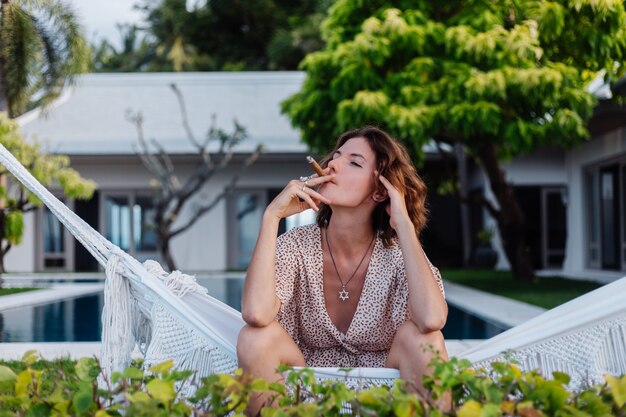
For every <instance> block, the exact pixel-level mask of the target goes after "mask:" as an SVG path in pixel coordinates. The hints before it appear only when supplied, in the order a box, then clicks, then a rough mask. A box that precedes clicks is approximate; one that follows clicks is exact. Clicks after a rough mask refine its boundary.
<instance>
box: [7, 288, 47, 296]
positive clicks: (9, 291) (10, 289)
mask: <svg viewBox="0 0 626 417" xmlns="http://www.w3.org/2000/svg"><path fill="white" fill-rule="evenodd" d="M38 289H39V288H0V296H2V295H9V294H17V293H19V292H26V291H33V290H38Z"/></svg>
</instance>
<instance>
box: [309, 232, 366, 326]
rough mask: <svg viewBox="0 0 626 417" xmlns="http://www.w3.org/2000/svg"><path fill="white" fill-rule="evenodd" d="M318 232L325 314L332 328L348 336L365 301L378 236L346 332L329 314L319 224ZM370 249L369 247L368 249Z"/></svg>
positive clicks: (320, 283) (321, 290)
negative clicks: (340, 328)
mask: <svg viewBox="0 0 626 417" xmlns="http://www.w3.org/2000/svg"><path fill="white" fill-rule="evenodd" d="M317 234H318V238H319V239H317V242H318V247H317V249H318V250H317V253H318V254H319V255H318V256H319V257H320V259H319V260H320V261H321V262H320V265H322V268H321V271H319V272H318V274H319V275H318V278H319V286H320V294H321V295H322V305H323V306H324V316H326V319H327V320H328V322H329V323H330V325H331V327H332V329H333V330H334V331H335V332H337V334H339V335H340V336H342V337H346V336H347V335H348V334H349V333H350V330H351V329H352V325H353V324H354V322H355V321H356V320H357V318H358V316H359V311H360V310H361V304H362V301H363V296H364V294H365V292H366V290H367V289H368V283H369V281H370V280H369V279H368V278H369V275H370V265H371V264H372V258H374V253H376V248H377V247H378V236H376V238H375V239H374V248H373V249H372V253H371V254H370V259H369V261H368V262H367V269H366V271H365V278H364V280H363V281H364V282H363V289H362V290H361V294H360V295H359V301H358V302H357V304H356V309H355V310H354V314H353V315H352V319H351V320H350V324H349V325H348V329H347V330H346V332H345V333H344V332H342V331H341V330H339V328H338V327H337V325H336V324H335V323H334V322H333V320H332V319H331V318H330V314H328V309H327V308H326V296H325V294H324V249H323V248H322V228H321V227H319V226H317ZM368 250H369V249H368Z"/></svg>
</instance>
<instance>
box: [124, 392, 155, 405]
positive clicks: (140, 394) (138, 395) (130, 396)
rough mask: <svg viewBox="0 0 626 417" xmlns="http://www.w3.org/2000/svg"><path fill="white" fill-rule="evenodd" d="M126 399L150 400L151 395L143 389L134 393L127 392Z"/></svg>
mask: <svg viewBox="0 0 626 417" xmlns="http://www.w3.org/2000/svg"><path fill="white" fill-rule="evenodd" d="M126 399H127V400H128V401H130V402H131V403H143V402H149V401H150V396H149V395H148V394H146V393H145V392H143V391H138V392H135V393H133V394H126Z"/></svg>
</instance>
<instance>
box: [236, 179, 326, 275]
mask: <svg viewBox="0 0 626 417" xmlns="http://www.w3.org/2000/svg"><path fill="white" fill-rule="evenodd" d="M280 191H281V190H279V189H265V190H263V189H261V190H259V189H256V190H238V191H236V192H234V193H233V194H231V196H230V197H229V199H228V201H227V212H228V268H230V269H238V270H242V269H246V268H247V267H248V265H249V264H250V258H251V257H252V252H253V251H254V247H255V245H256V240H257V238H258V237H259V231H260V230H261V221H262V219H263V213H264V211H265V207H267V204H268V203H269V202H270V201H272V199H274V197H276V195H278V193H280ZM315 219H316V216H315V212H313V210H306V211H304V212H302V213H300V214H297V215H295V216H290V217H288V218H287V219H285V220H283V221H281V222H280V225H279V228H278V234H279V235H280V234H281V233H284V232H285V231H287V230H290V229H292V228H294V227H297V226H302V225H305V224H310V223H315Z"/></svg>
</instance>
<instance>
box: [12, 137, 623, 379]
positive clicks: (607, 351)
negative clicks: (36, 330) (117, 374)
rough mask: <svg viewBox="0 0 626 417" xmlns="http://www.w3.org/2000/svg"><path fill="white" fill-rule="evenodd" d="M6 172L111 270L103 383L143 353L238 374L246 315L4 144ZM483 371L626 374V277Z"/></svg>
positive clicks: (482, 352)
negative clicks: (70, 198)
mask: <svg viewBox="0 0 626 417" xmlns="http://www.w3.org/2000/svg"><path fill="white" fill-rule="evenodd" d="M0 163H1V164H2V165H4V166H5V167H6V168H7V169H8V170H9V171H10V172H11V173H12V174H13V175H14V176H15V178H17V179H18V180H19V181H20V182H21V183H22V184H23V185H24V186H25V187H26V188H28V189H29V190H30V191H31V192H32V193H33V194H35V195H36V196H37V197H38V198H39V199H41V201H42V202H43V203H44V204H45V205H46V206H47V207H48V208H49V209H50V211H51V212H52V213H54V215H55V216H56V217H57V218H58V219H59V220H60V221H61V222H62V223H63V224H64V225H65V227H67V229H68V230H69V231H70V232H71V233H72V235H74V237H75V238H76V239H77V240H78V241H79V242H80V243H81V244H82V245H83V246H84V247H85V248H86V249H87V250H88V251H89V252H90V253H91V254H92V255H93V256H94V257H95V258H96V259H97V261H98V262H99V263H100V265H102V266H103V267H104V268H105V270H106V282H105V290H104V309H103V312H102V351H101V363H102V366H103V369H104V372H105V373H106V374H109V375H110V373H111V372H113V371H121V370H123V369H125V368H126V367H127V366H128V365H129V364H130V360H131V354H132V352H133V349H135V348H136V347H138V348H139V350H140V351H141V352H142V353H143V355H144V359H145V365H146V366H150V365H152V364H156V363H160V362H163V361H165V360H168V359H172V360H173V361H174V364H175V366H176V367H177V368H179V369H191V370H194V371H196V372H197V375H198V376H200V377H202V376H206V375H209V374H212V373H228V372H232V371H233V370H234V369H236V368H237V354H236V343H237V336H238V334H239V330H240V329H241V327H242V326H243V325H244V322H243V320H242V319H241V314H240V313H239V312H238V311H236V310H234V309H233V308H231V307H229V306H228V305H226V304H224V303H222V302H220V301H218V300H216V299H215V298H213V297H211V296H209V295H208V294H207V290H206V289H205V288H204V287H202V286H200V285H199V284H197V283H196V280H195V278H194V277H191V276H189V275H184V274H182V273H180V272H178V271H175V272H173V273H171V274H168V273H167V272H165V271H164V270H163V269H162V268H161V266H160V265H159V264H158V263H157V262H154V261H147V262H146V263H144V264H141V263H139V262H138V261H137V260H136V259H134V258H133V257H131V256H130V255H128V254H127V253H125V252H124V251H122V250H121V249H120V248H119V247H118V246H116V245H114V244H113V243H111V242H109V241H108V240H107V239H105V238H104V237H103V236H102V235H100V234H99V233H98V232H97V231H96V230H94V229H93V228H92V227H91V226H89V225H88V224H87V223H85V222H84V221H83V220H82V219H81V218H80V217H78V216H77V215H76V214H75V213H73V212H72V211H71V210H70V209H69V208H68V207H67V206H65V205H64V204H63V203H62V202H61V201H59V200H58V199H57V198H56V197H54V196H53V195H52V194H51V193H50V192H49V191H48V190H47V189H46V188H45V187H43V186H42V185H41V184H40V183H39V182H38V181H37V180H36V179H35V178H34V177H33V176H32V175H31V174H30V173H29V172H28V171H27V170H26V169H25V168H24V167H23V166H22V165H21V164H20V163H19V162H18V161H17V159H15V157H13V155H11V153H10V152H8V151H7V149H6V148H5V147H4V146H2V145H0ZM460 357H462V358H467V359H469V360H470V361H472V362H473V363H474V365H476V366H488V365H489V363H491V362H493V361H497V360H499V361H502V360H509V359H515V360H517V361H518V362H519V363H520V366H521V368H522V369H524V370H531V369H539V370H540V371H541V372H542V373H543V374H544V375H546V376H549V375H551V374H552V372H553V371H561V372H567V373H568V374H569V375H570V376H571V377H572V381H571V384H570V387H572V388H574V389H576V388H578V387H582V386H585V385H587V384H591V383H597V382H602V381H603V375H605V374H612V375H623V374H626V278H622V279H620V280H618V281H616V282H613V283H611V284H608V285H605V286H603V287H601V288H599V289H597V290H595V291H593V292H591V293H589V294H586V295H584V296H582V297H579V298H577V299H575V300H572V301H570V302H568V303H566V304H564V305H561V306H559V307H557V308H555V309H553V310H550V311H547V312H546V313H544V314H541V315H540V316H538V317H536V318H534V319H531V320H529V321H527V322H526V323H523V324H521V325H519V326H517V327H514V328H512V329H510V330H508V331H506V332H504V333H501V334H500V335H498V336H495V337H493V338H491V339H488V340H486V341H485V342H483V343H482V344H479V345H478V346H476V347H474V348H472V349H469V350H468V351H466V352H463V353H462V354H461V355H460ZM313 370H314V372H315V374H316V376H317V377H318V378H319V379H345V380H346V381H347V382H348V383H349V385H351V386H355V387H367V386H372V385H383V384H384V385H390V384H391V383H392V382H393V380H394V379H396V378H398V377H399V372H398V370H396V369H386V368H355V369H352V370H351V371H346V370H344V369H339V368H314V369H313Z"/></svg>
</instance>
